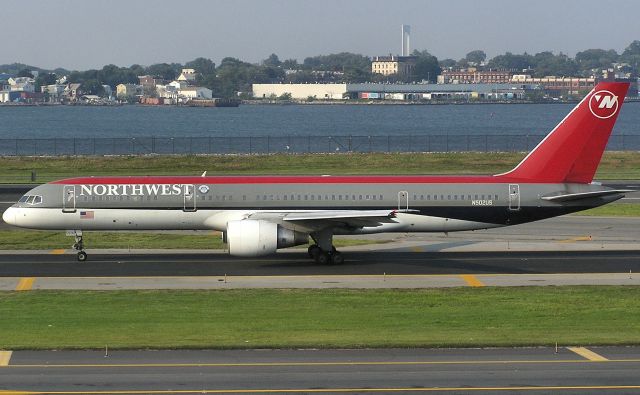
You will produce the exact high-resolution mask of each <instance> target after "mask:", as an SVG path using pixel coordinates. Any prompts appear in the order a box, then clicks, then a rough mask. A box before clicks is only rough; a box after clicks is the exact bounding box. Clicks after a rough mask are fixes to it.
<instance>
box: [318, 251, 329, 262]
mask: <svg viewBox="0 0 640 395" xmlns="http://www.w3.org/2000/svg"><path fill="white" fill-rule="evenodd" d="M315 259H316V263H317V264H319V265H328V264H329V263H331V256H330V255H329V254H327V253H326V252H324V251H320V253H319V254H318V255H316V258H315Z"/></svg>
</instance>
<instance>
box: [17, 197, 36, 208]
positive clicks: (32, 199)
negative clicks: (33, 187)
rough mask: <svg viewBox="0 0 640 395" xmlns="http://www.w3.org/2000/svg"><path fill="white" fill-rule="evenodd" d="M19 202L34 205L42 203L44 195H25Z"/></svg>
mask: <svg viewBox="0 0 640 395" xmlns="http://www.w3.org/2000/svg"><path fill="white" fill-rule="evenodd" d="M18 203H26V204H30V205H32V206H33V205H35V204H40V203H42V196H41V195H24V196H23V197H21V198H20V200H18Z"/></svg>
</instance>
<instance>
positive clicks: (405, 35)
mask: <svg viewBox="0 0 640 395" xmlns="http://www.w3.org/2000/svg"><path fill="white" fill-rule="evenodd" d="M410 34H411V26H409V25H402V53H401V55H402V56H409V55H410V51H411V49H410V48H409V35H410Z"/></svg>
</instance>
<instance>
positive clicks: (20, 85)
mask: <svg viewBox="0 0 640 395" xmlns="http://www.w3.org/2000/svg"><path fill="white" fill-rule="evenodd" d="M7 82H8V83H9V90H12V91H19V92H35V91H36V85H35V80H34V79H33V78H30V77H15V78H13V77H12V78H9V79H8V80H7Z"/></svg>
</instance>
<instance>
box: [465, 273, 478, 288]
mask: <svg viewBox="0 0 640 395" xmlns="http://www.w3.org/2000/svg"><path fill="white" fill-rule="evenodd" d="M460 277H461V278H462V279H463V280H464V282H466V283H467V285H468V286H470V287H484V283H483V282H482V281H480V280H478V277H476V276H475V275H473V274H461V275H460Z"/></svg>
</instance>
